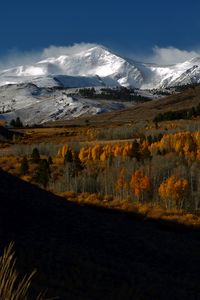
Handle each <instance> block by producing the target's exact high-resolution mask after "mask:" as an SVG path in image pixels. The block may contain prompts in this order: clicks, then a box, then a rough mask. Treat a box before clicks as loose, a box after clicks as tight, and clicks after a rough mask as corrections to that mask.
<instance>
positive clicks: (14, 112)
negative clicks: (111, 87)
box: [0, 83, 127, 125]
mask: <svg viewBox="0 0 200 300" xmlns="http://www.w3.org/2000/svg"><path fill="white" fill-rule="evenodd" d="M126 106H127V104H126V103H120V102H116V101H109V100H108V101H103V100H90V99H83V98H81V97H79V96H78V95H74V96H70V91H69V90H65V89H57V88H39V87H37V86H36V85H33V84H31V83H28V84H17V85H14V84H12V85H6V86H1V87H0V119H3V120H5V121H7V122H8V123H9V122H10V121H11V120H12V119H15V118H16V117H20V119H21V120H22V121H23V124H24V125H26V124H29V125H31V124H42V123H45V122H48V121H55V120H59V119H63V120H65V119H67V120H69V119H72V118H76V117H79V116H81V115H95V114H99V113H102V112H109V111H113V110H119V109H122V108H125V107H126Z"/></svg>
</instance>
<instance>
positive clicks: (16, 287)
mask: <svg viewBox="0 0 200 300" xmlns="http://www.w3.org/2000/svg"><path fill="white" fill-rule="evenodd" d="M13 246H14V244H13V243H10V244H9V246H8V247H7V248H5V250H4V252H3V255H2V256H1V257H0V299H1V300H28V299H29V297H30V294H29V288H30V285H31V281H32V278H33V276H34V275H35V273H36V271H35V270H34V271H33V272H32V273H31V274H30V275H26V276H24V277H23V278H22V279H19V274H18V272H17V271H16V259H15V257H14V252H13ZM36 300H44V295H42V293H41V294H39V295H38V296H37V297H36Z"/></svg>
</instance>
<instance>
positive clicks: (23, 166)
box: [20, 156, 29, 175]
mask: <svg viewBox="0 0 200 300" xmlns="http://www.w3.org/2000/svg"><path fill="white" fill-rule="evenodd" d="M28 170H29V165H28V160H27V158H26V156H24V157H23V159H22V161H21V165H20V173H21V174H22V175H25V174H26V173H27V172H28Z"/></svg>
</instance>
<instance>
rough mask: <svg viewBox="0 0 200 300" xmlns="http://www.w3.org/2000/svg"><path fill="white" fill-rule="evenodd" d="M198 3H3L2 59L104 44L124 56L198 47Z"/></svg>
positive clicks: (0, 27)
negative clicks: (55, 48)
mask: <svg viewBox="0 0 200 300" xmlns="http://www.w3.org/2000/svg"><path fill="white" fill-rule="evenodd" d="M199 15H200V1H199V0H192V1H189V0H187V1H186V0H182V1H181V0H180V1H178V0H177V1H176V0H174V1H172V0H168V1H161V0H145V1H142V0H140V1H139V0H137V1H134V0H132V1H131V0H124V1H117V0H115V1H111V0H110V1H109V0H107V1H106V0H101V1H95V0H93V1H92V0H82V1H77V0H74V1H67V0H57V1H56V0H54V1H51V0H49V1H43V0H40V1H38V0H34V1H27V0H26V1H23V0H22V1H20V0H18V1H15V0H13V1H3V2H2V3H1V7H0V37H1V40H0V55H2V56H4V55H6V54H7V53H8V52H9V51H10V50H12V49H16V50H18V51H30V50H40V49H42V48H45V47H48V46H49V45H57V46H61V45H62V46H67V45H72V44H73V43H79V42H90V43H94V42H95V43H100V44H103V45H105V46H107V47H110V48H113V49H114V50H115V51H119V52H121V53H124V54H127V55H128V54H129V53H136V54H138V53H144V54H145V53H146V54H147V53H150V52H151V49H152V47H154V46H155V45H157V46H158V47H168V46H173V47H176V48H180V49H187V50H191V49H195V48H198V49H199V46H200V41H199V39H200V17H199Z"/></svg>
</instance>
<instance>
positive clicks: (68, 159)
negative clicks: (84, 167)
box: [64, 149, 73, 165]
mask: <svg viewBox="0 0 200 300" xmlns="http://www.w3.org/2000/svg"><path fill="white" fill-rule="evenodd" d="M72 161H73V155H72V151H71V150H70V149H67V152H66V153H65V157H64V165H66V163H68V162H72Z"/></svg>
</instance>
